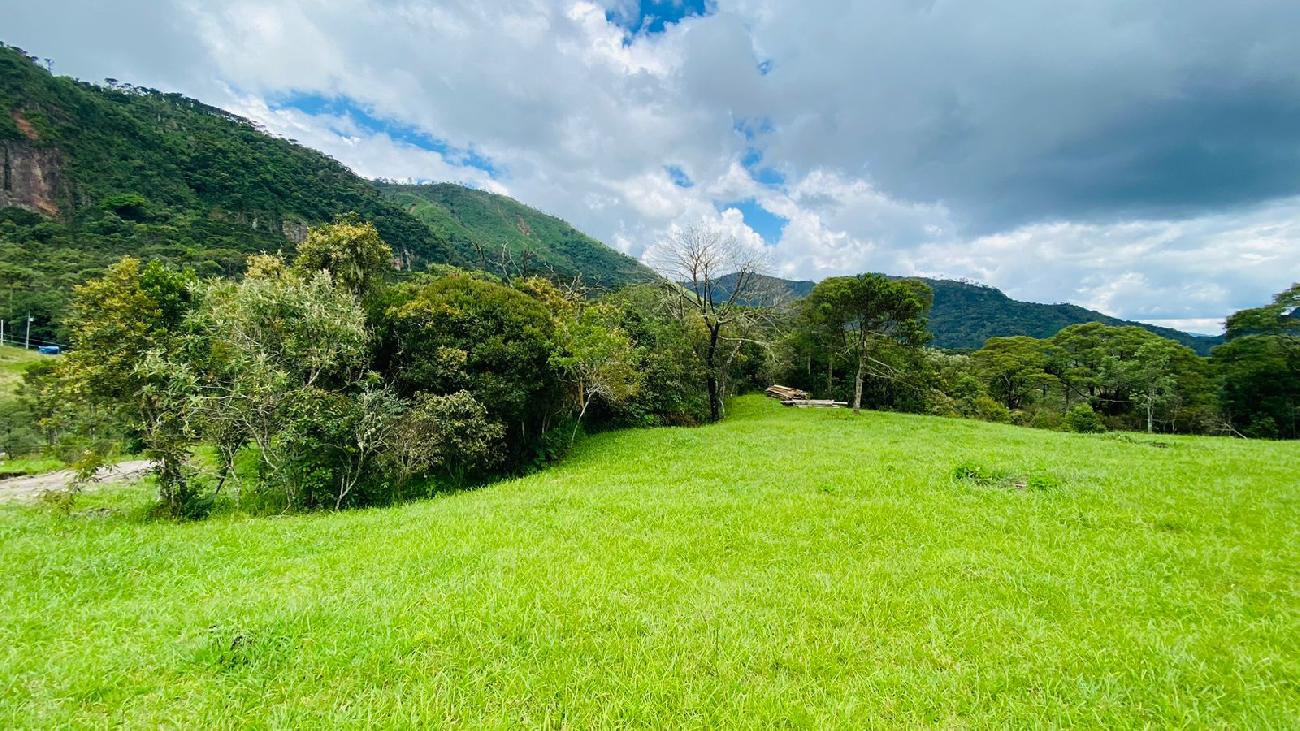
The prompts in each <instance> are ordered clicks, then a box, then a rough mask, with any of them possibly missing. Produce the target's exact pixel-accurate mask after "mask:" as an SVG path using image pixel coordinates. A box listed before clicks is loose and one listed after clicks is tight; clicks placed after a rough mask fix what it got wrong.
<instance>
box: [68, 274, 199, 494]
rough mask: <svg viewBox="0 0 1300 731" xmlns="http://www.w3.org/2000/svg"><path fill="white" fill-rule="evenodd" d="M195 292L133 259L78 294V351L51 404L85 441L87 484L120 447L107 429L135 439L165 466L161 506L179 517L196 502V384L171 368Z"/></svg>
mask: <svg viewBox="0 0 1300 731" xmlns="http://www.w3.org/2000/svg"><path fill="white" fill-rule="evenodd" d="M194 284H195V278H194V276H193V275H192V274H190V273H187V272H178V271H174V270H168V269H166V268H165V267H163V266H162V265H161V264H159V263H157V262H150V263H149V264H148V265H146V266H141V265H140V262H139V260H137V259H133V258H130V257H127V258H123V259H121V260H119V261H118V262H117V263H115V264H114V265H113V266H111V267H109V268H108V270H107V271H106V272H105V273H104V275H103V276H102V277H98V278H96V279H92V280H90V281H88V282H86V283H85V284H83V285H81V286H79V287H77V288H76V290H75V292H74V296H73V307H72V316H71V317H70V318H69V326H70V329H71V332H72V336H73V344H74V345H75V348H74V349H73V350H72V351H71V352H69V353H68V354H67V355H66V356H64V357H63V358H62V359H61V360H60V361H59V363H58V365H57V366H56V372H55V381H54V383H53V388H54V389H55V394H54V395H53V396H52V397H51V398H53V399H55V400H57V402H58V403H59V404H60V408H61V410H62V411H64V412H65V413H69V417H68V418H67V419H65V423H69V424H71V425H73V430H74V431H80V432H81V435H82V437H84V439H85V441H84V442H83V444H84V445H85V449H84V451H83V453H82V455H81V458H80V459H79V470H80V472H81V474H82V476H84V477H88V476H89V475H90V474H92V473H93V472H94V470H95V468H96V467H98V466H99V464H100V463H101V462H102V460H103V459H104V458H105V457H106V456H107V455H108V453H110V452H111V451H114V450H116V449H117V448H118V446H119V445H116V444H113V443H112V442H111V441H108V440H104V439H102V438H101V437H102V436H103V435H104V431H105V427H108V428H109V429H112V428H113V427H117V428H122V429H125V430H126V431H127V432H129V433H133V434H135V435H137V436H139V437H140V438H141V440H142V441H143V442H144V446H145V449H146V452H148V453H149V454H150V456H151V457H153V458H154V459H155V461H156V462H157V468H156V469H157V473H158V491H159V498H160V500H161V502H162V503H163V504H164V506H165V507H166V509H167V511H168V512H169V513H170V514H171V515H173V516H180V515H182V514H185V513H187V512H188V511H189V508H190V503H191V501H192V500H193V499H194V498H195V497H196V495H195V493H194V492H193V490H192V489H191V488H192V486H191V485H190V484H189V481H188V478H187V475H186V472H185V464H184V463H185V462H186V460H187V458H188V445H189V443H190V440H191V438H192V433H191V429H190V423H189V418H188V416H189V405H188V401H187V400H186V399H185V398H184V393H185V383H184V380H183V379H184V378H185V377H186V375H187V374H186V373H185V372H184V371H177V370H174V369H171V368H167V367H164V366H162V365H161V363H163V362H167V361H170V360H171V359H172V358H173V357H174V356H175V354H176V353H177V352H178V351H179V349H180V346H181V343H182V339H181V337H180V333H179V331H180V326H181V323H182V321H183V320H184V318H185V317H186V314H187V312H188V311H189V310H190V308H191V307H192V306H193V304H194V296H193V294H194Z"/></svg>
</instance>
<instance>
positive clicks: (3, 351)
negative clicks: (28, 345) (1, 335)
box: [0, 345, 50, 401]
mask: <svg viewBox="0 0 1300 731" xmlns="http://www.w3.org/2000/svg"><path fill="white" fill-rule="evenodd" d="M48 357H50V356H47V355H37V353H36V351H34V350H23V349H22V348H13V347H10V346H8V345H0V401H4V400H5V399H7V398H9V397H11V396H13V394H14V389H16V388H17V387H18V383H19V382H20V381H22V379H23V371H25V370H27V366H29V365H31V364H32V363H35V362H36V361H38V360H40V359H41V358H48Z"/></svg>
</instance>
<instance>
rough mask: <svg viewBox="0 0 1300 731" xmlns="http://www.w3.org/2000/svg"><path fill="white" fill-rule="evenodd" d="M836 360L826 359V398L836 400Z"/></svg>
mask: <svg viewBox="0 0 1300 731" xmlns="http://www.w3.org/2000/svg"><path fill="white" fill-rule="evenodd" d="M834 394H835V360H834V359H833V358H831V357H829V356H828V357H827V358H826V398H829V399H833V398H835V395H834Z"/></svg>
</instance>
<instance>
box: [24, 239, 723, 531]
mask: <svg viewBox="0 0 1300 731" xmlns="http://www.w3.org/2000/svg"><path fill="white" fill-rule="evenodd" d="M391 258H392V257H391V250H390V248H389V246H388V245H387V244H386V243H385V242H384V241H383V240H382V238H381V237H380V236H379V232H378V231H377V230H376V228H375V227H374V226H373V225H371V224H369V223H364V222H362V221H361V220H360V219H359V218H357V217H356V216H344V217H341V218H340V219H339V220H338V221H336V222H335V223H333V224H328V225H324V226H320V227H317V228H313V229H312V230H311V231H310V232H309V233H308V234H307V237H306V240H305V242H304V244H303V246H302V247H301V248H300V252H299V255H298V256H297V258H295V259H294V260H293V261H292V262H289V261H286V260H285V259H284V258H283V257H280V256H276V255H267V254H261V255H254V256H252V257H250V258H249V260H248V262H247V264H246V273H245V275H244V276H243V277H242V278H240V279H234V278H227V277H199V276H197V275H196V274H195V273H194V272H192V271H188V270H177V269H173V268H168V267H166V266H164V265H163V264H161V263H159V262H157V261H152V262H149V263H148V264H142V263H141V262H140V261H139V260H137V259H134V258H129V257H128V258H123V259H121V260H119V261H118V262H116V263H114V264H113V265H111V266H110V267H109V268H108V269H107V271H106V272H105V273H104V274H103V275H102V276H100V277H97V278H94V279H91V280H90V281H88V282H87V283H85V284H83V285H80V286H78V287H77V288H76V290H75V295H74V298H73V305H72V308H71V312H72V314H71V317H70V320H69V324H70V329H71V331H72V334H73V336H74V338H75V343H76V347H75V348H74V349H73V350H72V351H71V352H69V353H68V354H67V355H66V356H65V357H63V358H61V359H59V360H58V361H56V363H57V365H56V366H55V367H54V370H53V372H52V374H50V376H49V377H48V379H47V382H46V383H45V384H44V386H43V388H41V389H38V390H39V391H41V398H40V399H39V403H41V404H43V408H45V409H46V412H47V413H45V414H43V418H41V422H40V423H41V424H43V425H44V426H45V427H46V428H48V429H49V430H50V432H51V434H50V436H49V440H50V442H51V447H50V448H51V449H55V450H62V453H64V454H67V455H68V456H69V457H70V458H74V459H77V460H79V461H80V463H81V466H82V467H83V471H84V472H85V473H86V474H89V472H90V470H91V469H93V468H94V467H95V466H97V465H98V464H99V463H100V461H101V460H102V458H103V457H105V456H106V455H108V454H111V453H113V452H115V451H120V450H123V449H131V448H139V449H141V450H142V451H144V453H145V454H146V455H148V456H150V457H151V458H153V459H154V460H155V461H156V463H157V465H158V466H157V472H158V488H159V497H160V504H161V506H162V507H163V508H164V510H165V512H166V513H168V514H170V515H174V516H197V515H201V514H203V513H204V512H205V511H206V510H207V509H208V508H209V507H210V506H211V505H212V503H213V501H214V500H215V499H216V498H218V497H220V496H221V495H222V493H223V490H226V488H227V486H230V491H231V492H233V495H234V499H236V500H238V501H241V502H242V503H244V504H245V505H246V506H248V507H251V508H259V507H260V508H264V509H275V510H301V509H313V508H321V507H329V508H335V509H337V508H341V507H345V506H352V505H372V504H379V503H385V502H390V501H392V500H395V499H399V498H402V497H405V496H409V495H414V494H422V493H426V492H428V491H429V490H435V489H440V488H442V487H447V486H452V487H454V486H459V485H465V484H472V483H474V482H477V481H479V480H482V479H486V478H489V477H492V476H494V475H499V474H502V473H512V472H518V471H520V470H526V469H528V468H530V467H532V466H535V465H538V464H541V463H543V462H546V461H548V460H550V459H553V458H555V457H557V456H559V455H560V454H561V453H562V452H563V451H564V450H565V449H566V448H567V447H568V446H569V444H571V443H572V441H573V440H574V438H575V437H576V435H577V433H578V431H579V429H580V428H581V426H582V425H583V424H586V425H588V426H591V427H600V426H604V425H615V424H632V423H635V424H689V423H697V422H698V421H700V420H701V419H702V418H704V417H705V415H706V414H707V411H706V407H705V404H706V399H705V398H704V394H705V392H706V383H707V379H706V378H704V376H703V371H702V366H701V363H700V361H699V359H698V357H697V355H696V354H697V353H698V352H699V343H700V342H701V341H703V340H706V339H707V336H706V330H705V329H703V328H701V327H700V326H699V323H698V322H697V321H694V320H689V319H687V320H683V319H679V318H676V317H673V316H672V315H671V314H669V313H670V311H671V308H669V307H666V306H663V303H664V302H665V301H666V297H665V293H664V292H663V290H662V289H659V288H655V287H651V286H646V287H644V288H642V289H641V290H639V291H638V290H635V289H634V290H628V291H625V292H622V293H620V294H619V295H618V296H617V297H607V298H604V299H601V300H593V299H591V298H589V297H587V296H584V295H585V294H586V293H584V292H581V291H578V290H571V289H561V288H560V287H557V286H556V285H555V284H553V283H551V282H550V281H549V280H545V279H540V278H530V277H523V278H514V279H512V280H511V281H509V282H507V281H504V280H502V279H500V278H497V277H494V276H492V275H489V274H486V273H482V272H477V273H475V272H467V271H463V270H459V269H455V268H452V267H443V268H440V269H439V270H438V271H437V272H436V273H428V274H420V275H416V276H413V277H407V278H405V279H403V280H402V281H400V282H396V283H394V282H390V281H389V280H390V279H391V278H392V277H391V273H392V269H391V266H390V261H391ZM737 362H739V363H744V362H746V360H745V359H743V358H742V359H739V360H738V361H737ZM645 376H650V377H653V378H656V379H658V380H656V381H655V382H654V384H653V388H652V389H646V388H644V385H645V384H646V380H645ZM730 381H731V379H726V382H728V383H730ZM201 445H203V446H206V447H208V448H210V449H211V450H212V451H213V452H214V453H215V458H213V459H207V460H200V459H196V458H195V455H196V449H197V448H198V447H200V446H201ZM241 465H243V466H244V468H243V469H241ZM250 465H252V467H249V466H250Z"/></svg>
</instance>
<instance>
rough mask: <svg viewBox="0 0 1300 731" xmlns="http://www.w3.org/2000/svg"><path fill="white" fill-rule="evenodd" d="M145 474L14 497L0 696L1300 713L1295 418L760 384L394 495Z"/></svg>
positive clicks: (1049, 715)
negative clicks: (509, 476) (1160, 422)
mask: <svg viewBox="0 0 1300 731" xmlns="http://www.w3.org/2000/svg"><path fill="white" fill-rule="evenodd" d="M1159 445H1164V446H1159ZM955 475H960V476H961V477H955ZM1021 485H1023V486H1024V487H1023V489H1021V488H1020V487H1019V486H1021ZM146 495H147V493H146V489H145V488H144V487H135V488H116V489H109V490H105V491H103V492H102V493H98V494H94V495H90V496H88V497H86V498H85V503H84V505H83V507H92V506H93V507H95V508H97V509H96V510H93V511H88V512H86V513H82V514H74V515H72V516H63V515H60V514H57V513H54V512H52V511H51V510H49V509H46V508H41V507H35V506H15V505H9V506H3V507H0V565H3V566H4V569H5V570H4V571H3V573H2V574H0V604H2V605H3V606H4V614H3V615H2V616H0V726H4V727H53V726H60V725H104V724H114V723H127V724H130V725H133V726H157V725H172V726H177V725H182V726H189V727H196V726H197V727H209V726H215V727H222V726H239V725H250V724H251V725H269V726H281V727H302V726H326V725H338V724H348V725H354V724H355V725H359V724H373V725H384V726H401V725H413V726H429V725H445V724H456V725H462V726H465V727H468V728H478V727H493V726H518V725H524V726H545V725H551V726H561V725H568V726H572V727H578V728H584V727H591V726H600V725H613V724H629V725H641V726H657V727H665V726H671V727H677V726H696V727H718V726H756V725H790V726H819V727H821V726H842V727H861V726H863V725H883V726H895V725H899V724H926V725H929V724H937V725H960V724H963V723H969V724H971V725H976V726H989V725H994V726H1012V727H1022V726H1036V725H1043V724H1049V725H1057V724H1075V725H1086V726H1093V725H1097V726H1134V725H1143V724H1151V725H1156V726H1166V725H1173V726H1178V725H1194V726H1201V725H1211V726H1216V725H1217V726H1227V727H1238V728H1242V727H1256V728H1258V727H1285V726H1291V725H1293V724H1294V723H1295V719H1296V718H1300V444H1288V443H1258V442H1243V441H1240V440H1227V439H1208V438H1169V437H1160V438H1158V439H1152V438H1148V437H1146V436H1144V435H1131V436H1130V435H1101V436H1093V435H1070V434H1055V433H1049V432H1042V431H1033V430H1028V429H1017V428H1014V427H1006V426H999V425H993V424H984V423H978V422H971V421H958V420H946V419H936V418H929V417H917V416H906V415H898V414H884V413H865V414H863V415H861V416H859V417H857V418H854V417H853V416H852V415H851V414H850V413H848V412H847V411H817V410H793V409H784V408H782V407H781V406H779V405H776V404H775V403H773V402H770V401H766V400H763V399H760V398H746V399H741V400H739V401H738V402H737V403H736V404H735V405H734V407H733V409H732V414H731V416H730V418H729V419H728V420H727V421H726V422H724V423H722V424H719V425H716V426H712V427H708V428H702V429H691V430H687V429H662V430H639V431H626V432H618V433H610V434H604V435H600V436H597V437H595V438H592V439H589V440H587V441H585V442H583V443H582V444H580V446H579V447H578V450H577V452H576V453H575V454H574V455H573V456H572V457H571V458H570V459H568V460H566V461H565V462H564V463H563V464H561V465H559V466H557V467H556V468H554V469H551V470H547V471H545V472H542V473H539V474H536V475H533V476H530V477H527V478H524V479H519V480H513V481H509V482H504V483H501V484H497V485H494V486H490V487H487V488H484V489H480V490H477V491H473V492H466V493H460V494H453V495H447V496H443V497H440V498H437V499H433V500H428V501H424V502H421V503H416V504H410V505H406V506H402V507H397V508H392V509H384V510H368V511H361V512H353V513H344V514H321V515H307V516H297V517H286V518H249V517H243V516H237V515H231V516H227V517H217V518H214V519H212V520H209V521H207V522H202V523H190V524H175V523H158V522H148V521H146V520H145V519H143V518H142V517H141V516H142V515H143V513H144V509H143V505H144V503H145V501H146V499H147V498H146ZM105 507H107V508H114V509H116V510H117V511H119V512H115V513H114V512H107V511H104V510H102V509H98V508H105Z"/></svg>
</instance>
